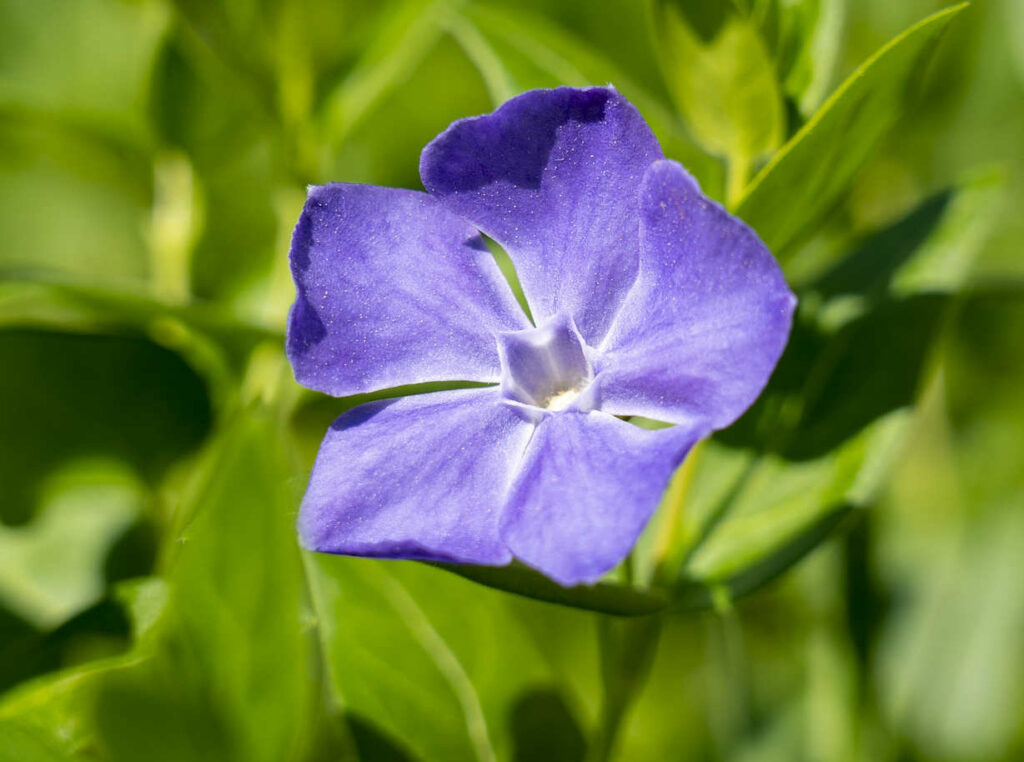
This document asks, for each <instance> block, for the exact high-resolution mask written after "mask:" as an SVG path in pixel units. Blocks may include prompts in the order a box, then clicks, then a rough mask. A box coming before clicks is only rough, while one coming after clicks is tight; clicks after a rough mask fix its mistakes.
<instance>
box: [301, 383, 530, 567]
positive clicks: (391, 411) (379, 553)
mask: <svg viewBox="0 0 1024 762" xmlns="http://www.w3.org/2000/svg"><path fill="white" fill-rule="evenodd" d="M532 430H533V426H532V425H531V424H529V423H526V422H525V421H524V420H523V418H522V417H521V416H519V415H518V414H517V413H516V411H515V410H514V409H513V408H512V407H510V406H508V405H506V404H505V403H503V402H502V401H501V394H500V391H499V390H498V388H497V387H488V388H485V389H459V390H456V391H447V392H437V393H433V394H422V395H417V396H413V397H402V398H399V399H389V400H381V401H378V402H371V403H368V404H366V405H361V406H359V407H357V408H355V409H353V410H351V411H349V412H348V413H346V414H345V415H343V416H341V417H340V418H339V419H338V420H337V421H335V422H334V424H333V425H332V426H331V429H330V431H328V432H327V436H326V437H325V438H324V441H323V444H322V445H321V447H320V454H319V455H318V456H317V460H316V465H315V466H314V467H313V474H312V476H311V478H310V482H309V487H308V489H307V491H306V496H305V498H304V499H303V501H302V508H301V511H300V515H299V532H300V534H301V536H302V540H303V544H304V545H305V546H306V547H307V548H309V549H310V550H316V551H322V552H326V553H343V554H346V555H354V556H375V557H380V558H414V559H421V560H431V561H451V562H459V563H474V564H491V565H499V564H506V563H508V562H509V561H510V560H511V558H512V555H511V553H510V552H509V550H508V549H507V548H506V547H505V545H504V543H502V541H501V540H500V539H499V532H498V528H499V523H500V518H501V514H502V510H503V506H504V505H505V498H506V493H507V491H508V489H509V485H510V484H511V481H512V478H513V473H514V471H515V470H516V468H517V467H518V465H519V463H520V461H521V458H522V453H523V449H524V448H525V446H526V443H527V442H528V441H529V438H530V434H531V432H532Z"/></svg>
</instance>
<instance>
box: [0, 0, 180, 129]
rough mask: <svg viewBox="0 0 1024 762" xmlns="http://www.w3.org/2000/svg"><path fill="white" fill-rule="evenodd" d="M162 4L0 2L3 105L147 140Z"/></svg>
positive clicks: (0, 98)
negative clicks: (149, 92)
mask: <svg viewBox="0 0 1024 762" xmlns="http://www.w3.org/2000/svg"><path fill="white" fill-rule="evenodd" d="M167 22H168V14H167V10H166V8H165V6H164V5H163V4H162V3H158V2H153V1H152V0H145V1H144V2H134V3H108V2H103V0H82V1H81V2H76V3H73V4H72V5H68V4H66V3H63V2H61V1H60V0H39V2H33V3H29V4H26V3H3V4H2V5H0V49H3V51H4V55H3V57H2V58H0V107H3V108H5V109H6V108H12V107H14V108H19V109H26V110H29V111H32V112H45V113H47V114H50V115H52V116H56V117H59V118H60V119H61V120H64V121H71V122H74V123H78V124H86V125H90V126H91V127H93V128H96V129H99V130H103V131H106V132H109V133H110V134H120V135H124V136H128V137H131V138H133V139H136V140H144V139H145V136H146V127H145V119H144V117H145V104H146V93H147V89H148V86H149V75H150V72H151V70H152V66H153V60H154V58H155V56H156V52H157V49H158V46H159V44H160V42H161V39H162V37H163V35H164V31H165V29H166V27H167Z"/></svg>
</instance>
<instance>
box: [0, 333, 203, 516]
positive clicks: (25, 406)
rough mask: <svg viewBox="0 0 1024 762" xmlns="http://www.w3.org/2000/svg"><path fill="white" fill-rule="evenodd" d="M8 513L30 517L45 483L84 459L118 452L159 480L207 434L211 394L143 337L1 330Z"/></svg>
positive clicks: (1, 448) (2, 470)
mask: <svg viewBox="0 0 1024 762" xmlns="http://www.w3.org/2000/svg"><path fill="white" fill-rule="evenodd" d="M0 357H2V358H3V363H4V366H5V367H7V368H11V369H16V371H17V372H9V373H4V374H0V419H2V420H3V421H4V425H3V427H0V453H2V457H0V482H2V483H3V485H4V495H3V502H2V503H0V515H2V516H3V517H4V519H5V520H6V521H9V522H17V521H24V520H26V519H27V518H28V517H29V516H31V515H32V513H33V511H34V508H35V505H36V503H37V498H38V494H37V490H38V489H39V485H40V480H41V479H43V478H44V477H45V476H46V475H47V474H48V473H49V472H50V471H51V470H52V469H53V468H55V467H57V466H59V465H61V464H63V463H66V462H67V461H69V460H71V459H77V458H96V457H102V458H112V459H115V460H118V461H120V462H122V463H124V464H125V465H126V466H127V467H129V468H131V469H133V471H134V472H135V473H136V474H137V475H138V476H139V478H140V479H142V480H143V481H145V482H148V483H149V484H151V485H155V484H156V483H157V482H158V480H159V479H161V478H162V477H163V475H164V474H165V472H166V470H167V469H168V468H169V467H170V466H171V464H173V463H174V462H175V461H176V460H178V459H179V458H181V457H182V456H184V455H186V454H188V453H189V452H191V451H192V450H194V449H195V448H196V447H198V445H199V443H200V442H201V441H202V439H203V437H204V436H205V435H206V433H207V430H208V429H209V427H210V423H211V420H210V417H211V411H210V401H209V398H208V396H207V391H206V388H205V386H204V384H203V381H202V379H201V378H199V376H198V375H197V374H196V373H195V372H194V371H193V370H192V369H191V368H190V367H189V366H188V365H186V364H185V363H184V362H183V361H182V359H181V358H180V357H179V356H177V355H176V354H174V353H173V352H170V351H168V350H167V349H165V348H163V347H160V346H157V345H156V344H154V343H153V342H150V341H146V340H144V339H140V338H130V337H124V336H82V335H75V334H67V333H56V332H49V331H38V330H24V329H23V330H19V329H5V330H2V331H0Z"/></svg>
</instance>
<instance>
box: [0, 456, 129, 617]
mask: <svg viewBox="0 0 1024 762" xmlns="http://www.w3.org/2000/svg"><path fill="white" fill-rule="evenodd" d="M140 487H141V485H139V484H138V483H137V482H136V480H135V479H134V477H133V475H132V474H131V473H130V472H129V473H126V472H125V469H124V468H123V467H121V466H119V464H117V463H103V462H99V463H97V462H78V463H75V464H72V465H71V466H69V467H67V468H65V469H63V470H62V471H61V472H59V473H57V474H53V475H52V476H51V477H50V478H49V479H48V480H47V484H46V485H45V486H44V487H43V489H42V490H41V497H40V503H41V505H42V507H41V508H40V510H39V511H38V512H37V515H36V518H35V520H34V521H33V522H32V523H31V524H29V525H26V526H21V527H7V526H4V525H2V524H0V601H2V602H3V604H5V605H6V606H7V607H8V608H10V609H12V610H14V611H16V612H17V613H18V614H20V615H21V616H22V617H23V618H25V619H26V620H27V621H29V622H31V623H32V624H33V625H35V626H36V627H39V628H40V629H44V630H48V629H51V628H52V627H54V626H56V625H58V624H60V623H61V622H63V621H65V620H66V619H67V618H68V617H70V616H71V615H73V614H75V613H78V612H80V611H82V610H83V609H84V608H86V607H87V606H88V605H90V604H93V603H95V602H97V601H98V600H99V599H100V598H101V597H102V596H103V593H104V588H105V582H106V579H105V575H104V563H105V561H106V558H107V555H108V553H110V551H111V550H112V549H113V547H114V544H115V542H116V541H117V540H118V539H119V538H120V537H121V536H122V535H123V534H124V533H125V532H126V531H127V530H128V529H129V527H131V525H132V524H133V523H134V522H135V521H137V520H138V519H139V518H140V516H141V515H142V513H143V511H144V510H145V505H144V502H145V499H146V497H145V493H144V491H143V490H142V489H141V488H140Z"/></svg>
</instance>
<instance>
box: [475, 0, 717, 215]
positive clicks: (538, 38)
mask: <svg viewBox="0 0 1024 762" xmlns="http://www.w3.org/2000/svg"><path fill="white" fill-rule="evenodd" d="M462 13H463V14H464V15H465V16H466V17H467V18H469V19H470V20H471V21H472V22H473V23H474V24H475V26H476V27H477V28H478V29H479V30H480V32H481V33H482V35H483V36H484V37H485V39H486V40H487V41H488V42H489V43H490V45H491V46H492V47H493V49H494V50H495V51H496V53H497V55H498V56H499V58H500V59H501V61H502V64H503V65H504V66H505V68H506V70H507V71H508V72H509V74H510V76H511V77H512V78H513V79H514V81H515V83H516V84H517V85H518V86H519V88H520V89H529V88H534V87H557V86H559V85H570V86H576V87H582V86H586V85H605V84H608V83H611V84H613V85H614V86H615V87H616V88H618V89H619V90H620V91H621V92H622V94H623V95H625V96H626V97H627V98H629V99H630V101H632V102H633V103H634V104H636V106H637V108H638V109H639V110H640V112H641V113H642V114H643V115H644V119H646V120H647V122H648V123H649V124H650V125H651V129H653V130H654V132H655V134H656V135H657V136H658V139H659V140H660V141H661V143H662V147H663V148H664V150H665V153H666V155H668V156H670V157H671V158H673V159H676V160H677V161H680V162H682V163H683V164H684V165H686V167H687V169H689V170H690V172H692V173H693V175H694V176H695V177H697V178H698V180H700V182H701V184H702V186H703V187H704V190H705V192H707V193H710V194H712V195H716V194H717V193H718V189H719V187H720V185H721V182H722V173H721V166H720V165H719V164H718V162H717V161H715V159H713V158H712V157H711V156H710V155H708V154H707V153H706V152H704V151H703V150H701V149H700V148H699V147H698V146H697V145H696V144H695V143H694V141H693V139H692V138H691V137H690V135H689V134H688V133H687V132H686V130H685V129H684V128H683V126H682V124H681V123H680V122H679V120H678V118H677V117H676V116H675V115H674V114H672V112H671V110H670V109H667V108H666V107H665V106H664V105H663V102H662V101H661V100H659V99H658V98H656V97H655V96H653V95H652V94H651V93H650V88H648V87H643V86H641V84H640V83H637V82H635V81H633V80H632V79H631V78H629V77H627V76H626V75H624V74H623V72H622V71H621V70H619V69H618V67H616V66H615V64H614V63H613V60H614V59H613V58H612V57H610V56H607V55H605V54H604V52H603V51H600V50H594V49H592V48H590V47H588V46H587V44H586V43H585V42H583V41H581V40H579V39H577V38H575V37H574V36H572V35H571V34H570V33H568V32H566V31H565V30H563V29H561V28H560V27H558V26H556V25H555V24H552V23H551V22H550V21H549V20H547V19H546V18H543V17H541V16H534V15H532V14H530V13H529V12H527V11H524V10H522V9H519V8H517V9H515V11H511V10H508V9H504V8H501V7H499V6H491V5H471V6H469V7H467V8H466V9H465V10H463V11H462Z"/></svg>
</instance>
